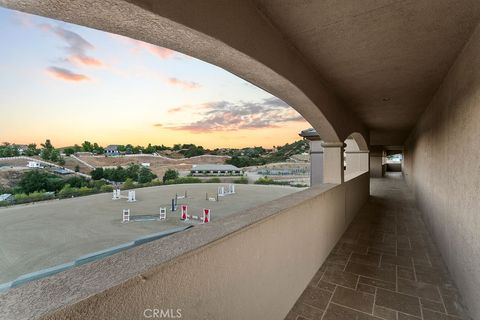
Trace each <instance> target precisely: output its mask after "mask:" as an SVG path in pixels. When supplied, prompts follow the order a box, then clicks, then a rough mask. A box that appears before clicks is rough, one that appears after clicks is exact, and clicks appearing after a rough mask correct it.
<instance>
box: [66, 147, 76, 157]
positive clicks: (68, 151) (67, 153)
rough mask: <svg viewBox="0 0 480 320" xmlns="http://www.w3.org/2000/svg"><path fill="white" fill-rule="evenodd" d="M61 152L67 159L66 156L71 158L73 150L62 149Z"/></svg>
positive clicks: (70, 148)
mask: <svg viewBox="0 0 480 320" xmlns="http://www.w3.org/2000/svg"><path fill="white" fill-rule="evenodd" d="M63 152H64V153H65V155H66V156H67V157H68V156H71V155H72V154H74V153H75V149H74V148H72V147H69V148H65V149H63Z"/></svg>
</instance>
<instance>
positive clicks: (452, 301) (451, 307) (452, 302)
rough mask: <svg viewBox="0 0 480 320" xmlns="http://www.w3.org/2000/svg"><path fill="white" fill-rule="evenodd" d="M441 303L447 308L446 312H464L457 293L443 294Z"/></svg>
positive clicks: (452, 313) (459, 313)
mask: <svg viewBox="0 0 480 320" xmlns="http://www.w3.org/2000/svg"><path fill="white" fill-rule="evenodd" d="M443 303H444V304H445V308H446V309H447V313H448V314H451V315H454V316H462V315H464V314H466V311H465V308H464V307H463V305H462V302H461V299H460V297H459V296H457V295H450V296H443Z"/></svg>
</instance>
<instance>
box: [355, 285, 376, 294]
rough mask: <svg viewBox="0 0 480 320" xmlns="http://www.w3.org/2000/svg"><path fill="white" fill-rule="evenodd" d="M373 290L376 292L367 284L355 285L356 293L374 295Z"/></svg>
mask: <svg viewBox="0 0 480 320" xmlns="http://www.w3.org/2000/svg"><path fill="white" fill-rule="evenodd" d="M375 290H376V289H375V287H372V286H369V285H367V284H363V283H358V284H357V291H361V292H366V293H370V294H375Z"/></svg>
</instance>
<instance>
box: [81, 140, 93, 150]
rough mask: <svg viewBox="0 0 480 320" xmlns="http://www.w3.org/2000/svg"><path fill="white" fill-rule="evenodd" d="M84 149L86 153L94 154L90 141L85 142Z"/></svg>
mask: <svg viewBox="0 0 480 320" xmlns="http://www.w3.org/2000/svg"><path fill="white" fill-rule="evenodd" d="M82 149H83V151H85V152H92V151H93V145H92V143H91V142H90V141H84V142H83V143H82Z"/></svg>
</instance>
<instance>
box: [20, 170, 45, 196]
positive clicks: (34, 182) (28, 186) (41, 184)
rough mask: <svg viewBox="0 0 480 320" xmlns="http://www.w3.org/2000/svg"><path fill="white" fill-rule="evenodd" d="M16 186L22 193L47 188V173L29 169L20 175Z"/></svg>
mask: <svg viewBox="0 0 480 320" xmlns="http://www.w3.org/2000/svg"><path fill="white" fill-rule="evenodd" d="M18 187H20V189H21V190H22V191H23V192H24V193H32V192H35V191H42V190H48V189H49V175H48V174H46V173H44V172H41V171H38V170H33V171H29V172H27V173H25V174H24V175H23V176H22V178H21V179H20V181H19V182H18Z"/></svg>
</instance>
